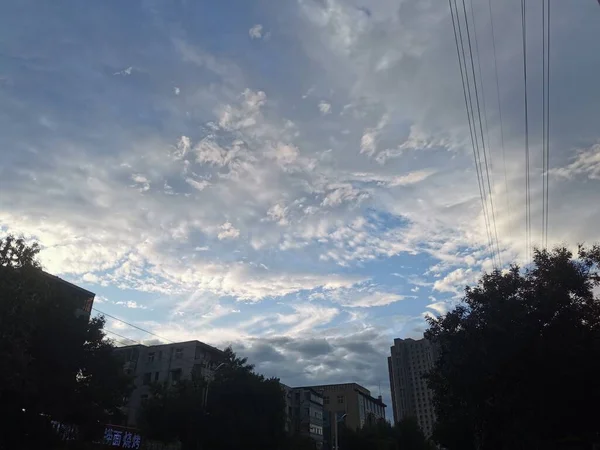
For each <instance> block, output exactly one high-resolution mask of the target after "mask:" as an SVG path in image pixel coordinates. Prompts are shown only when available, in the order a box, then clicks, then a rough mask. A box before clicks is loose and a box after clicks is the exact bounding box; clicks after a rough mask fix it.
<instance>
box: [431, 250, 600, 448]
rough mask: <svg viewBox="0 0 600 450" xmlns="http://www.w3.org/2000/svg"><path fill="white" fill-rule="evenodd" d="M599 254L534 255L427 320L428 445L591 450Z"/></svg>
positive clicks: (599, 320)
mask: <svg viewBox="0 0 600 450" xmlns="http://www.w3.org/2000/svg"><path fill="white" fill-rule="evenodd" d="M599 263H600V247H598V246H594V247H592V248H591V249H585V248H584V247H580V248H579V251H578V255H577V257H573V254H572V253H571V252H570V251H568V250H567V249H565V248H557V249H555V250H553V251H551V252H548V251H546V250H536V251H535V254H534V261H533V264H532V266H531V267H530V268H527V269H525V270H521V269H520V268H519V267H517V266H511V268H510V269H509V270H508V271H505V272H500V271H494V272H492V273H491V274H486V275H484V276H483V277H482V278H481V280H480V281H479V283H478V284H477V286H475V287H467V288H466V290H465V296H464V299H463V302H462V303H461V304H460V305H458V306H457V307H456V308H454V310H452V311H450V312H449V313H447V314H446V315H444V316H441V317H439V318H437V319H430V321H429V329H428V331H427V332H426V337H427V338H428V339H431V340H432V341H433V342H434V343H435V344H436V345H437V347H438V350H439V358H438V360H437V361H436V363H435V365H434V368H433V369H432V371H431V372H430V374H429V375H428V382H429V386H430V388H431V389H432V390H433V392H434V405H435V409H436V416H437V421H438V422H437V426H436V429H435V432H434V436H435V438H436V439H437V441H438V442H439V443H441V444H442V445H443V446H445V447H447V448H448V449H450V450H453V449H485V450H487V449H494V450H495V449H521V448H523V449H525V448H527V449H531V448H533V449H535V448H545V449H559V448H564V449H577V448H582V449H583V448H586V449H589V448H592V444H593V443H594V442H597V437H598V435H597V432H598V430H599V429H600V426H599V425H598V424H599V423H600V413H599V412H598V409H597V408H596V407H595V406H594V405H596V404H597V402H598V401H599V400H600V384H599V383H598V382H597V379H598V377H599V376H600V359H599V358H598V355H599V354H600V302H599V301H598V299H597V298H596V297H595V295H594V290H595V289H597V288H598V285H599V284H600V277H599V274H598V266H599Z"/></svg>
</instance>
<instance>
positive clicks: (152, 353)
mask: <svg viewBox="0 0 600 450" xmlns="http://www.w3.org/2000/svg"><path fill="white" fill-rule="evenodd" d="M148 362H149V363H151V362H154V352H150V353H148Z"/></svg>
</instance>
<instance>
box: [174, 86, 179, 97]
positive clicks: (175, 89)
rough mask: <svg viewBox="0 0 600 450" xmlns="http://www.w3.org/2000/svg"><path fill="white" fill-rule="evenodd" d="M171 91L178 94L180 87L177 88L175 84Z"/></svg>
mask: <svg viewBox="0 0 600 450" xmlns="http://www.w3.org/2000/svg"><path fill="white" fill-rule="evenodd" d="M173 92H174V93H175V95H179V94H180V93H181V89H179V88H178V87H177V86H175V87H174V88H173Z"/></svg>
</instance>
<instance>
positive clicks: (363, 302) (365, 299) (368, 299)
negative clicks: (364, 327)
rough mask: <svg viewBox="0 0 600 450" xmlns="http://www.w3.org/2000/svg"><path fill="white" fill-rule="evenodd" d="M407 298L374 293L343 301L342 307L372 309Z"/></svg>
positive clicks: (386, 293) (392, 294) (385, 293)
mask: <svg viewBox="0 0 600 450" xmlns="http://www.w3.org/2000/svg"><path fill="white" fill-rule="evenodd" d="M405 298H406V297H405V296H403V295H398V294H394V293H390V292H372V293H370V294H368V295H365V296H358V297H357V298H354V299H351V300H348V301H347V302H345V301H344V300H342V305H344V306H350V307H353V308H371V307H374V306H386V305H389V304H391V303H396V302H399V301H400V300H404V299H405Z"/></svg>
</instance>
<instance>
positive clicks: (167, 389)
mask: <svg viewBox="0 0 600 450" xmlns="http://www.w3.org/2000/svg"><path fill="white" fill-rule="evenodd" d="M224 353H225V355H224V362H223V365H222V366H221V367H220V368H219V370H218V371H217V372H216V374H215V376H214V380H212V381H210V380H203V379H202V378H201V377H198V376H194V377H192V379H191V380H182V381H180V382H178V383H177V384H175V385H174V386H167V385H157V386H154V388H153V392H152V395H151V397H150V398H149V399H148V400H147V401H146V402H145V403H144V405H143V407H142V410H141V414H140V426H141V428H142V430H143V431H144V432H145V433H146V434H147V436H149V437H151V438H154V439H161V440H163V441H172V440H179V441H181V444H182V447H183V449H184V450H187V449H199V448H211V449H215V450H219V449H232V448H244V447H247V445H248V442H251V443H252V446H253V448H260V449H265V450H269V449H273V450H277V449H280V448H281V447H282V446H283V445H284V443H285V439H286V437H285V433H284V409H285V402H284V398H283V391H282V389H281V385H280V384H279V380H277V379H266V378H264V377H263V376H262V375H259V374H257V373H255V372H254V367H253V366H252V365H250V364H248V363H247V360H246V359H245V358H238V357H237V356H236V355H235V353H234V352H233V351H232V350H231V348H228V349H226V350H225V352H224ZM207 388H208V393H207V392H206V389H207ZM205 399H208V402H205Z"/></svg>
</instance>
